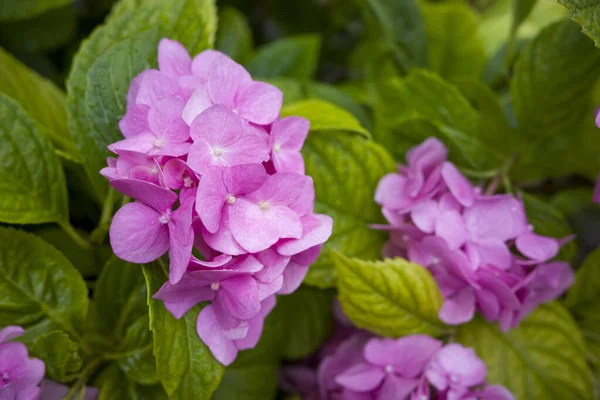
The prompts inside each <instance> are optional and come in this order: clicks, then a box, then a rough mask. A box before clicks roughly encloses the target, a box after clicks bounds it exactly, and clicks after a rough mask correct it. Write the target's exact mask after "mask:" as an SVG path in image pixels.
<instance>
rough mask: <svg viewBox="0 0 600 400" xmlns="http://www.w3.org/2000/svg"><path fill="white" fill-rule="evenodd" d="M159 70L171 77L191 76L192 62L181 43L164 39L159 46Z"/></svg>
mask: <svg viewBox="0 0 600 400" xmlns="http://www.w3.org/2000/svg"><path fill="white" fill-rule="evenodd" d="M158 68H159V69H160V72H162V73H164V74H166V75H167V76H170V77H173V78H175V77H178V76H181V75H189V74H190V73H191V69H192V60H191V58H190V55H189V54H188V52H187V50H186V49H185V47H183V45H182V44H181V43H179V42H176V41H174V40H169V39H162V40H161V41H160V43H159V44H158Z"/></svg>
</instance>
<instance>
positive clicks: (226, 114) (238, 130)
mask: <svg viewBox="0 0 600 400" xmlns="http://www.w3.org/2000/svg"><path fill="white" fill-rule="evenodd" d="M243 129H244V128H243V126H242V122H241V120H240V117H238V116H237V115H236V114H235V113H234V112H232V111H231V110H229V109H228V108H227V107H225V106H223V105H215V106H212V107H210V108H208V109H207V110H205V111H203V112H202V113H201V114H200V115H198V116H197V117H196V118H195V119H194V121H193V122H192V124H191V125H190V135H191V137H192V139H193V140H194V141H196V140H200V139H204V140H206V141H207V142H208V143H209V144H210V145H211V146H221V147H227V146H230V145H232V144H233V143H235V142H236V141H237V140H238V139H239V138H240V137H241V136H242V133H243Z"/></svg>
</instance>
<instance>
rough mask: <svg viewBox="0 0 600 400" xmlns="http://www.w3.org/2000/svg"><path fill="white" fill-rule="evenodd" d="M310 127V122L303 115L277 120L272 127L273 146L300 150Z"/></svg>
mask: <svg viewBox="0 0 600 400" xmlns="http://www.w3.org/2000/svg"><path fill="white" fill-rule="evenodd" d="M309 129H310V122H308V120H307V119H306V118H302V117H285V118H283V119H281V120H279V121H275V123H273V127H272V128H271V147H272V148H273V147H275V146H279V147H280V148H281V149H286V150H294V151H300V150H302V145H304V141H305V140H306V137H307V136H308V130H309Z"/></svg>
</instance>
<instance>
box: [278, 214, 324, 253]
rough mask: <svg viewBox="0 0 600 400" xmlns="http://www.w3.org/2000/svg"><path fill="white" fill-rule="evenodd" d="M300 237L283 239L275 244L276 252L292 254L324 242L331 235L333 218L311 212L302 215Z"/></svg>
mask: <svg viewBox="0 0 600 400" xmlns="http://www.w3.org/2000/svg"><path fill="white" fill-rule="evenodd" d="M302 227H303V229H302V237H301V238H300V239H292V240H289V241H285V242H283V243H282V244H280V245H279V246H277V252H279V254H282V255H284V256H293V255H294V254H298V253H301V252H302V251H304V250H308V249H310V248H311V247H314V246H317V245H319V244H322V243H325V242H326V241H327V239H329V237H330V236H331V232H332V229H333V219H332V218H331V217H330V216H328V215H323V214H313V215H307V216H304V217H302Z"/></svg>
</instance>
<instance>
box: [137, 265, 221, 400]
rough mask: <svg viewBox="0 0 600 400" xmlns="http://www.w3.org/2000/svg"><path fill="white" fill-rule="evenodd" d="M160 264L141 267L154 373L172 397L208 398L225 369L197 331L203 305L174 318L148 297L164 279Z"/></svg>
mask: <svg viewBox="0 0 600 400" xmlns="http://www.w3.org/2000/svg"><path fill="white" fill-rule="evenodd" d="M161 267H162V265H159V264H158V263H154V264H150V265H144V266H143V271H144V276H145V277H146V285H147V286H148V304H149V306H150V328H151V329H152V333H153V337H154V356H155V357H156V373H157V376H158V378H159V380H160V381H161V382H162V384H163V386H164V388H165V389H166V391H167V394H168V395H169V398H171V399H192V398H193V399H209V398H210V397H211V394H212V393H213V392H214V391H215V390H216V388H217V386H218V385H219V381H220V380H221V376H222V375H223V370H224V368H223V366H222V365H221V364H220V363H219V362H218V361H217V360H215V358H214V357H213V355H212V354H211V352H210V350H209V349H208V348H207V347H206V346H205V345H204V343H202V340H200V338H199V337H198V333H197V332H196V319H197V317H198V313H199V312H200V309H201V308H202V307H201V306H196V307H194V308H192V310H190V311H189V312H188V313H187V314H186V315H185V316H184V317H182V318H181V319H179V320H177V319H175V318H174V317H173V316H172V315H171V314H170V313H169V312H168V311H167V309H166V308H165V306H164V305H163V304H162V302H161V301H159V300H154V299H153V298H152V297H151V296H152V295H153V294H154V293H156V292H157V291H158V289H160V287H161V286H162V284H163V283H164V282H165V281H166V280H167V275H166V274H165V272H164V271H163V269H162V268H161Z"/></svg>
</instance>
